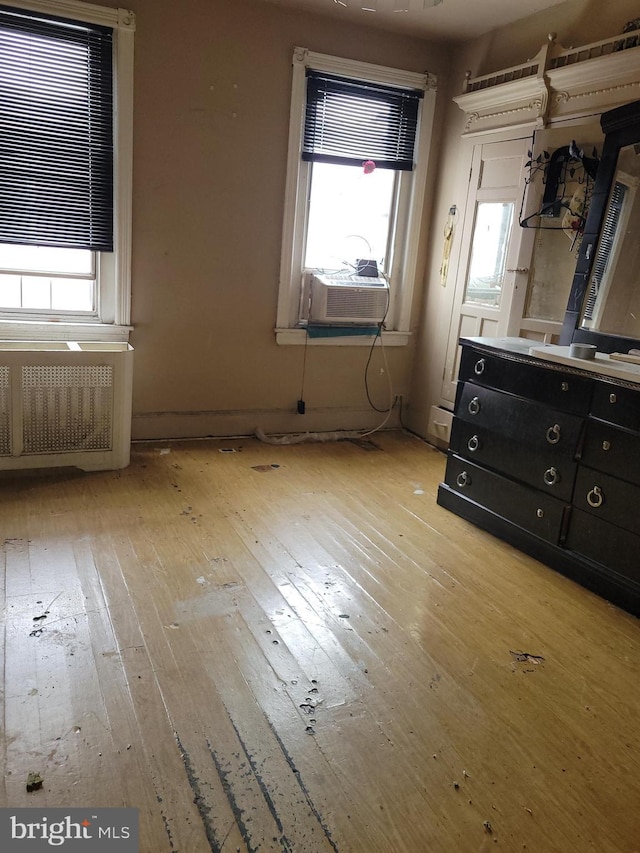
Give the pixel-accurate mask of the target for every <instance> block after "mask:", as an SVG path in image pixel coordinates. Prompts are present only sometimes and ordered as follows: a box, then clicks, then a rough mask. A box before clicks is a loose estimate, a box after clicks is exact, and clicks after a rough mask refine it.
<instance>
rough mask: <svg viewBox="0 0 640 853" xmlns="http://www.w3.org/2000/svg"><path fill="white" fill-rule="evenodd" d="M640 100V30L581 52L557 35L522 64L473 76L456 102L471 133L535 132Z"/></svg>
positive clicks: (467, 130)
mask: <svg viewBox="0 0 640 853" xmlns="http://www.w3.org/2000/svg"><path fill="white" fill-rule="evenodd" d="M638 97H640V31H636V32H635V33H631V34H627V35H626V36H616V37H614V38H610V39H605V40H604V41H601V42H595V43H593V44H589V45H585V46H583V47H579V48H564V47H562V46H561V45H559V44H556V42H555V36H554V35H553V34H552V35H550V36H549V41H548V43H547V44H546V45H544V46H543V47H542V48H541V49H540V51H539V52H538V54H537V55H536V56H535V57H534V58H533V59H530V60H527V62H525V63H523V64H522V65H518V66H513V67H511V68H506V69H503V70H501V71H497V72H494V73H492V74H487V75H485V76H484V77H475V78H473V77H471V76H470V75H467V79H466V83H465V92H464V93H463V94H462V95H458V96H457V97H456V98H454V101H455V102H456V103H457V104H458V106H459V107H460V109H461V110H463V111H464V112H465V113H466V121H465V130H464V133H465V135H471V134H475V133H482V132H487V131H490V130H499V129H503V128H508V127H512V126H514V125H517V126H518V127H522V126H523V125H530V126H531V129H532V130H533V129H536V128H542V127H546V126H548V125H550V124H553V122H554V121H556V120H559V119H563V120H566V119H567V118H572V117H575V118H578V117H580V116H586V115H596V114H598V113H601V112H604V111H605V110H608V109H610V108H612V107H615V106H618V105H619V104H623V103H627V102H628V101H630V100H634V99H635V98H638Z"/></svg>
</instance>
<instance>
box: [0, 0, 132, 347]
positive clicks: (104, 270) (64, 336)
mask: <svg viewBox="0 0 640 853" xmlns="http://www.w3.org/2000/svg"><path fill="white" fill-rule="evenodd" d="M6 5H11V6H14V7H16V8H20V9H25V10H27V11H33V12H41V13H43V14H48V15H57V16H59V17H63V18H68V19H70V20H76V21H82V22H85V23H90V24H101V25H102V26H106V27H109V28H111V29H112V30H113V68H114V75H113V88H114V92H113V95H114V111H113V116H114V118H113V152H114V167H113V168H114V176H113V178H114V182H113V186H114V224H113V238H114V248H113V252H95V253H94V254H95V264H96V274H97V275H96V288H95V299H96V315H95V316H93V317H89V316H86V315H83V316H82V317H79V316H78V315H77V314H75V315H74V312H72V311H69V312H64V313H57V314H55V315H54V316H51V315H50V314H44V313H41V314H38V313H37V312H34V311H32V310H30V311H29V313H28V314H27V313H26V311H25V312H24V313H23V312H22V311H20V310H17V311H16V310H12V311H4V312H0V337H2V338H3V339H5V340H23V341H24V340H78V341H88V340H100V341H121V342H126V341H128V339H129V332H130V331H131V330H132V329H131V325H130V323H131V242H132V229H131V222H132V179H133V41H134V33H135V15H134V13H133V12H131V11H129V10H127V9H112V8H108V7H106V6H98V5H94V4H91V3H83V2H79V0H10V2H7V3H6Z"/></svg>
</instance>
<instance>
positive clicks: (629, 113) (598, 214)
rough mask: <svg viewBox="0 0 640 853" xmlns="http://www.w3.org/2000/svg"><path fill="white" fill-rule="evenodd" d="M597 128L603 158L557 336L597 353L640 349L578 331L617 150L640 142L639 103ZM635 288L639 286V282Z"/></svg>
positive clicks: (612, 113)
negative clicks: (588, 346)
mask: <svg viewBox="0 0 640 853" xmlns="http://www.w3.org/2000/svg"><path fill="white" fill-rule="evenodd" d="M600 125H601V127H602V131H603V133H604V134H605V138H604V144H603V147H602V158H601V160H600V165H599V166H598V174H597V176H596V181H595V184H594V188H593V195H592V197H591V204H590V206H589V212H588V214H587V221H586V223H585V227H584V233H583V236H582V243H581V245H580V250H579V252H578V260H577V261H576V268H575V273H574V276H573V283H572V285H571V291H570V293H569V301H568V303H567V310H566V312H565V317H564V323H563V326H562V332H561V335H560V344H561V345H565V346H566V345H568V344H571V343H589V344H595V345H596V346H597V348H598V351H599V352H604V353H611V352H628V351H629V350H630V349H638V348H640V340H639V339H637V338H626V337H623V336H622V335H614V334H611V333H607V332H598V331H594V330H593V329H581V328H580V319H581V317H582V309H583V306H584V301H585V297H586V294H587V291H588V288H589V281H590V278H591V269H592V267H593V263H594V261H595V258H596V255H597V248H598V238H599V235H600V228H601V227H602V221H603V219H604V215H605V211H606V209H607V204H608V202H609V192H610V190H611V185H612V183H613V180H614V177H615V174H616V168H617V164H618V154H619V151H620V149H621V148H624V147H625V146H626V145H633V144H634V143H637V142H640V101H633V102H632V103H630V104H624V106H622V107H617V108H616V109H614V110H609V112H606V113H603V114H602V116H601V118H600ZM638 287H640V281H639V282H638Z"/></svg>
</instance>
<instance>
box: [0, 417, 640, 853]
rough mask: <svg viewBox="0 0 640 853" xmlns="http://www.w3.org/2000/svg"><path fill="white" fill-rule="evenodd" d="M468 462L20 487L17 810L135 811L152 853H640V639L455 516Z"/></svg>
mask: <svg viewBox="0 0 640 853" xmlns="http://www.w3.org/2000/svg"><path fill="white" fill-rule="evenodd" d="M444 462H445V459H444V456H443V455H442V454H441V453H439V452H437V451H435V450H433V449H432V448H430V447H429V446H428V445H425V444H424V443H422V442H421V441H419V440H418V439H416V438H414V437H412V436H408V435H403V434H401V433H398V432H395V433H385V434H378V435H376V436H374V437H373V443H369V442H362V443H354V442H349V441H343V442H338V443H322V444H300V445H293V446H270V445H266V444H261V443H260V442H258V441H257V440H255V439H242V440H237V441H235V440H224V441H214V440H212V441H193V442H183V443H179V442H177V443H163V444H155V445H151V444H148V445H147V444H139V445H136V446H135V447H134V451H133V458H132V463H131V466H130V467H129V468H128V469H126V470H124V471H120V472H100V473H92V474H81V473H78V472H72V471H67V470H65V471H58V472H46V473H40V474H34V473H24V474H11V475H4V476H3V477H2V478H0V543H1V544H2V547H1V550H0V555H1V556H0V565H2V566H3V568H4V574H5V584H4V589H3V591H2V595H3V596H4V602H3V604H4V607H3V617H4V631H3V633H2V642H3V644H4V655H5V665H4V672H3V678H4V683H3V685H2V688H3V692H4V727H3V743H2V746H3V749H2V760H3V770H4V772H3V782H4V789H3V801H2V803H1V805H3V806H6V805H10V806H12V807H19V806H67V807H68V806H87V807H88V806H94V807H105V806H135V807H137V808H138V809H139V818H140V839H141V840H140V850H141V851H144V853H164V851H167V853H200V851H216V852H217V851H224V853H233V851H242V853H244V852H245V851H260V853H264V851H296V853H316V852H318V853H319V851H327V853H331V851H333V853H348V851H353V853H467V851H469V853H486V851H489V850H494V849H495V850H504V851H509V853H511V852H512V851H520V850H528V851H531V853H589V851H593V853H609V851H612V853H620V852H621V853H631V851H638V850H640V808H638V803H640V723H639V710H640V677H639V674H640V623H639V622H638V620H636V619H635V618H633V617H631V616H629V615H628V614H626V613H624V612H622V611H620V610H618V609H616V608H614V607H612V606H611V605H609V604H608V603H607V602H606V601H604V600H602V599H600V598H598V597H596V596H595V595H593V594H591V593H590V592H588V591H586V590H584V589H582V588H581V587H580V586H578V585H576V584H575V583H573V582H572V581H570V580H568V579H566V578H563V577H562V576H561V575H559V574H557V573H555V572H553V571H552V570H550V569H548V568H546V567H545V566H542V565H540V564H539V563H536V562H535V561H534V560H532V559H529V558H528V557H526V556H524V555H522V554H520V553H518V552H517V551H515V550H513V549H512V548H510V547H509V546H508V545H506V544H504V543H502V542H500V541H498V540H496V539H493V538H492V537H491V536H489V535H488V534H485V533H483V532H482V531H480V530H477V529H476V528H474V527H472V526H471V525H469V524H467V523H466V522H464V521H462V520H461V519H459V518H457V517H456V516H454V515H452V514H451V513H449V512H447V511H446V510H444V509H442V508H440V507H438V506H437V505H436V502H435V495H436V489H437V485H438V482H439V481H440V479H441V478H442V475H443V472H444ZM39 617H44V618H39ZM30 771H33V772H39V773H41V775H42V777H43V779H44V785H43V787H42V789H41V790H39V791H34V792H32V793H27V791H26V788H25V783H26V779H27V775H28V773H29V772H30Z"/></svg>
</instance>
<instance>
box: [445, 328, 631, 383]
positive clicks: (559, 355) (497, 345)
mask: <svg viewBox="0 0 640 853" xmlns="http://www.w3.org/2000/svg"><path fill="white" fill-rule="evenodd" d="M461 343H463V344H470V345H473V346H479V347H482V348H484V349H487V350H493V351H495V352H496V353H505V354H509V355H513V356H523V357H526V358H527V361H531V360H534V359H535V360H540V361H543V362H552V363H554V364H557V365H561V366H564V367H569V368H572V369H573V370H579V371H580V372H582V373H584V374H585V375H588V374H590V375H592V376H598V377H603V378H605V379H609V380H614V381H615V380H619V381H621V382H625V383H629V382H630V383H634V384H638V385H640V364H631V363H628V362H623V361H616V360H615V359H612V358H611V357H610V356H609V355H608V354H607V353H601V352H597V353H596V355H595V358H593V359H585V358H578V357H576V356H573V355H570V352H569V347H568V346H559V345H557V344H542V343H539V342H538V341H532V340H530V339H528V338H510V337H504V338H489V337H477V338H461Z"/></svg>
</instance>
